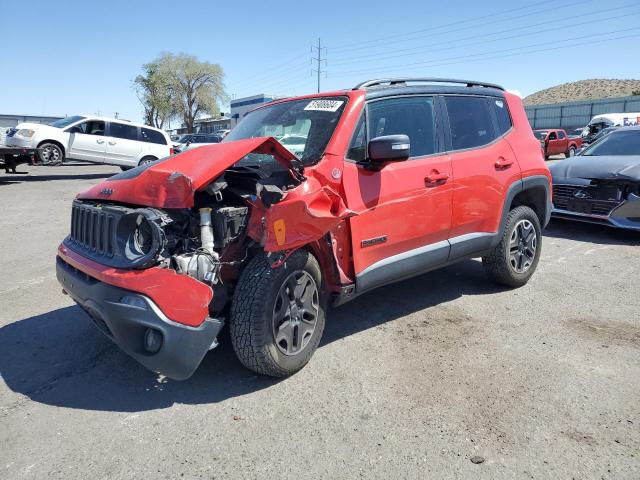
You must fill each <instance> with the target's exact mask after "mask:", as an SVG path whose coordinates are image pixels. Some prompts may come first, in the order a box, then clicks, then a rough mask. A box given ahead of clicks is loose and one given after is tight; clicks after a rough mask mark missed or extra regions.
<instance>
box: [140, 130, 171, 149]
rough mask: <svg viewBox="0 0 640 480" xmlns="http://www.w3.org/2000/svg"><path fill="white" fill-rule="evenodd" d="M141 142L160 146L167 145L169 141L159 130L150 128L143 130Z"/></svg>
mask: <svg viewBox="0 0 640 480" xmlns="http://www.w3.org/2000/svg"><path fill="white" fill-rule="evenodd" d="M140 140H142V141H143V142H148V143H157V144H159V145H166V144H167V139H166V138H165V137H164V135H163V134H162V133H160V132H158V131H157V130H151V129H150V128H144V127H143V128H142V129H141V132H140Z"/></svg>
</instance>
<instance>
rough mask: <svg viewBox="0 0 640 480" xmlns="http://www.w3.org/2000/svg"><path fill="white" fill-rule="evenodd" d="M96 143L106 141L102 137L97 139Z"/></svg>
mask: <svg viewBox="0 0 640 480" xmlns="http://www.w3.org/2000/svg"><path fill="white" fill-rule="evenodd" d="M96 143H99V144H100V145H102V144H103V143H104V140H102V139H101V138H99V139H98V140H96Z"/></svg>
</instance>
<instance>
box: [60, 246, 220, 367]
mask: <svg viewBox="0 0 640 480" xmlns="http://www.w3.org/2000/svg"><path fill="white" fill-rule="evenodd" d="M56 277H57V278H58V281H59V282H60V284H61V285H62V287H63V288H64V290H65V291H66V292H67V293H68V294H69V295H70V296H71V298H73V300H75V302H76V303H77V304H78V305H79V306H80V307H81V308H82V309H83V310H84V311H85V312H86V313H87V314H88V315H89V316H90V317H91V319H92V320H93V322H94V323H95V325H96V326H97V327H98V329H99V330H100V331H102V333H104V334H105V335H106V336H107V337H109V338H110V339H111V340H113V342H114V343H115V344H116V345H118V346H119V347H120V348H121V349H122V350H123V351H124V352H126V353H127V354H128V355H130V356H131V357H133V358H134V359H135V360H137V361H138V362H140V363H141V364H142V365H143V366H144V367H146V368H148V369H149V370H151V371H153V372H158V373H161V374H163V375H165V376H167V377H169V378H173V379H175V380H184V379H187V378H189V377H190V376H191V375H192V374H193V372H194V371H195V370H196V368H198V365H200V362H201V361H202V359H203V358H204V356H205V354H206V353H207V351H209V349H210V348H211V346H212V345H213V344H214V342H215V341H216V337H217V336H218V333H219V332H220V329H221V328H222V326H223V324H224V323H223V321H222V320H220V319H212V318H207V319H205V320H204V322H203V323H202V324H201V325H200V326H199V327H189V326H186V325H182V324H179V323H176V322H173V321H171V320H170V319H168V318H167V317H166V316H164V314H163V313H162V312H161V311H160V309H159V308H158V307H157V306H156V305H155V304H154V303H153V302H152V301H151V300H150V299H148V298H147V297H145V296H143V295H141V294H139V293H136V292H131V291H129V290H125V289H123V288H119V287H114V286H113V285H109V284H106V283H104V282H101V281H99V280H97V279H95V278H93V277H90V276H88V275H86V274H84V273H83V272H80V271H79V270H76V269H75V268H73V267H72V266H71V265H69V264H68V263H66V262H65V261H64V260H62V259H61V258H60V257H57V258H56ZM124 296H132V297H136V298H138V299H140V300H141V301H142V302H144V303H145V304H146V308H142V307H139V306H132V305H129V304H125V303H122V300H121V299H122V298H123V297H124ZM149 328H151V329H154V330H156V331H157V332H159V333H160V334H161V335H162V339H163V340H162V345H161V346H160V348H159V350H158V351H157V352H156V353H150V352H148V351H147V350H145V348H144V336H145V333H146V331H147V329H149Z"/></svg>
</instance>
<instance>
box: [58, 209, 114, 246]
mask: <svg viewBox="0 0 640 480" xmlns="http://www.w3.org/2000/svg"><path fill="white" fill-rule="evenodd" d="M116 220H117V218H116V214H115V213H114V212H108V211H105V210H103V209H102V208H100V207H97V206H94V205H88V204H83V203H80V202H73V207H72V210H71V235H70V237H69V238H70V240H71V241H72V242H73V243H74V244H75V245H76V246H79V247H81V248H83V249H86V250H90V251H91V252H94V253H97V254H99V255H104V256H107V257H113V255H114V249H115V227H116Z"/></svg>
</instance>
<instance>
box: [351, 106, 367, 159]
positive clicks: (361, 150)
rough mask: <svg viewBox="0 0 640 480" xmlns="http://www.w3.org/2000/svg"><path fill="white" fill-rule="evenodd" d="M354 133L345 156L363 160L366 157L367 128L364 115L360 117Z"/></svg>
mask: <svg viewBox="0 0 640 480" xmlns="http://www.w3.org/2000/svg"><path fill="white" fill-rule="evenodd" d="M354 133H355V134H354V136H353V138H352V139H351V145H349V150H348V151H347V158H349V159H350V160H355V161H356V162H363V161H364V159H365V158H366V157H367V156H366V149H367V130H366V129H365V122H364V115H363V116H361V117H360V120H359V121H358V124H357V125H356V128H355V130H354Z"/></svg>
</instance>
